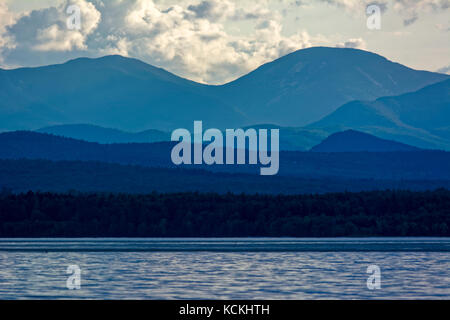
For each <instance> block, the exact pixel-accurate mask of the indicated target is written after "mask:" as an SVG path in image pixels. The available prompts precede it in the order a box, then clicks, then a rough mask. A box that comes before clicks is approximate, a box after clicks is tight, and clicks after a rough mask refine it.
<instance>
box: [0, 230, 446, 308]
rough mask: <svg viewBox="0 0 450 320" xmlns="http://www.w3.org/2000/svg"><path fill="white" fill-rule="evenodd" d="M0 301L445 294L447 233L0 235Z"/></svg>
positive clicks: (441, 296)
mask: <svg viewBox="0 0 450 320" xmlns="http://www.w3.org/2000/svg"><path fill="white" fill-rule="evenodd" d="M73 265H76V266H77V267H79V269H80V272H81V274H80V289H79V290H69V289H68V288H67V285H66V282H67V279H68V278H69V277H70V276H72V274H68V273H67V268H68V266H73ZM369 266H377V267H378V268H379V270H380V277H379V280H380V282H379V283H380V289H374V290H370V289H369V288H368V286H367V279H368V278H369V277H370V276H371V273H367V268H368V267H369ZM0 299H450V238H372V239H288V238H286V239H279V238H276V239H269V238H265V239H0Z"/></svg>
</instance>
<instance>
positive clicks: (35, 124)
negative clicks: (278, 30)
mask: <svg viewBox="0 0 450 320" xmlns="http://www.w3.org/2000/svg"><path fill="white" fill-rule="evenodd" d="M448 77H449V76H447V75H443V74H438V73H431V72H425V71H416V70H412V69H409V68H407V67H405V66H402V65H400V64H397V63H393V62H391V61H389V60H387V59H385V58H383V57H381V56H379V55H376V54H373V53H370V52H367V51H361V50H356V49H344V48H324V47H316V48H309V49H304V50H299V51H296V52H294V53H292V54H289V55H287V56H284V57H281V58H279V59H277V60H275V61H273V62H271V63H268V64H265V65H263V66H261V67H260V68H258V69H257V70H255V71H253V72H251V73H249V74H247V75H245V76H243V77H241V78H239V79H237V80H235V81H233V82H231V83H228V84H225V85H221V86H209V85H204V84H199V83H196V82H193V81H189V80H186V79H183V78H180V77H178V76H176V75H174V74H171V73H169V72H167V71H165V70H163V69H160V68H156V67H153V66H151V65H148V64H146V63H143V62H141V61H139V60H136V59H130V58H124V57H121V56H106V57H102V58H98V59H88V58H79V59H75V60H71V61H69V62H67V63H64V64H59V65H51V66H45V67H39V68H20V69H14V70H0V131H8V130H36V129H39V128H42V127H47V126H54V125H61V124H79V123H86V124H92V125H97V126H102V127H107V128H116V129H120V130H125V131H130V132H137V131H142V130H147V129H156V130H162V131H171V130H173V129H176V128H191V127H192V123H193V121H194V120H203V122H204V127H205V128H206V127H209V128H211V127H215V128H221V129H225V128H237V127H242V126H249V125H255V124H258V123H271V124H276V125H279V126H288V127H299V126H303V125H305V124H307V123H310V122H312V121H316V120H319V119H320V118H322V117H323V116H325V115H327V114H329V113H330V112H332V111H334V110H335V109H336V108H338V107H339V106H341V105H342V104H344V103H347V102H349V101H352V100H373V99H376V98H379V97H382V96H388V95H398V94H402V93H405V92H409V91H414V90H417V89H420V88H422V87H424V86H427V85H429V84H432V83H436V82H438V81H443V80H445V79H448Z"/></svg>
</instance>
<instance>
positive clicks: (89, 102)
mask: <svg viewBox="0 0 450 320" xmlns="http://www.w3.org/2000/svg"><path fill="white" fill-rule="evenodd" d="M207 88H208V86H205V85H202V84H199V83H195V82H192V81H189V80H186V79H183V78H180V77H177V76H175V75H173V74H171V73H169V72H167V71H165V70H163V69H159V68H156V67H153V66H151V65H148V64H145V63H143V62H141V61H139V60H136V59H129V58H124V57H121V56H106V57H103V58H98V59H87V58H80V59H76V60H72V61H69V62H67V63H64V64H60V65H52V66H46V67H39V68H21V69H15V70H0V98H1V99H0V130H3V131H5V130H17V129H26V130H28V129H32V130H36V129H40V128H42V127H46V126H52V125H58V124H77V123H87V124H94V125H99V126H103V127H107V128H116V129H121V130H127V131H132V132H137V131H143V130H147V129H169V128H170V129H174V128H178V127H183V128H185V127H191V126H192V122H193V120H203V121H204V123H205V125H208V126H211V127H220V126H221V125H222V124H228V125H231V126H237V125H238V124H240V123H242V122H244V117H243V116H242V115H241V114H239V113H238V112H236V111H235V110H233V109H232V108H230V107H229V106H228V105H226V104H224V103H223V102H221V101H220V100H218V99H217V98H215V97H214V96H211V95H210V94H208V92H207V91H206V89H207Z"/></svg>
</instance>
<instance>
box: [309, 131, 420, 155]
mask: <svg viewBox="0 0 450 320" xmlns="http://www.w3.org/2000/svg"><path fill="white" fill-rule="evenodd" d="M419 150H420V149H419V148H416V147H413V146H409V145H407V144H404V143H399V142H395V141H391V140H385V139H380V138H377V137H375V136H373V135H370V134H367V133H363V132H359V131H355V130H347V131H343V132H338V133H334V134H332V135H331V136H329V137H328V138H326V139H325V140H324V141H322V142H321V143H320V144H318V145H317V146H315V147H313V148H312V149H311V151H313V152H394V151H419Z"/></svg>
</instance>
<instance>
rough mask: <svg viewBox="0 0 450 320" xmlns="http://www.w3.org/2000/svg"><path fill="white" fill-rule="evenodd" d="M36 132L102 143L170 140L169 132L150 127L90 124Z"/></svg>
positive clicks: (61, 126) (44, 129)
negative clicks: (131, 128) (130, 128)
mask: <svg viewBox="0 0 450 320" xmlns="http://www.w3.org/2000/svg"><path fill="white" fill-rule="evenodd" d="M36 132H39V133H48V134H52V135H55V136H61V137H66V138H73V139H77V140H83V141H88V142H97V143H103V144H107V143H151V142H162V141H170V134H169V133H168V132H164V131H160V130H153V129H150V130H145V131H141V132H136V133H134V132H127V131H122V130H118V129H112V128H103V127H100V126H95V125H90V124H67V125H57V126H50V127H45V128H41V129H39V130H36Z"/></svg>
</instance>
